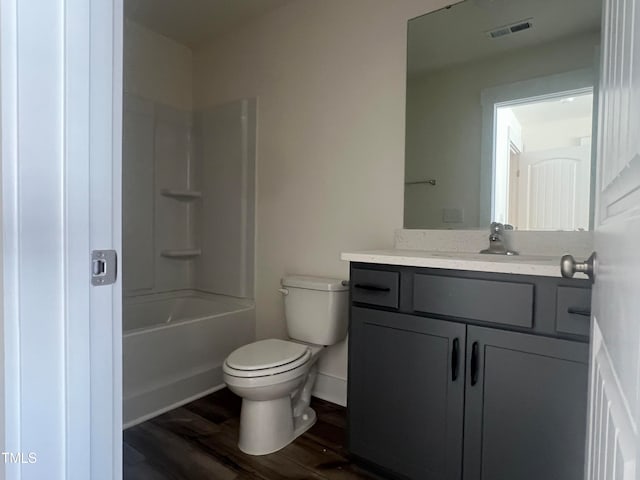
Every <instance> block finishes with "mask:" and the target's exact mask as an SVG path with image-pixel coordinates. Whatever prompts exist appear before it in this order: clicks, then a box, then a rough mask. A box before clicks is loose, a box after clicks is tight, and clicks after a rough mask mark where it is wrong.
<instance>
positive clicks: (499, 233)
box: [480, 222, 518, 255]
mask: <svg viewBox="0 0 640 480" xmlns="http://www.w3.org/2000/svg"><path fill="white" fill-rule="evenodd" d="M505 230H513V227H512V226H511V225H503V224H501V223H498V222H493V223H492V224H491V226H490V227H489V231H490V232H491V233H490V234H489V248H485V249H484V250H480V253H489V254H492V255H518V252H516V251H514V250H509V249H508V248H507V246H506V244H505V241H504V238H503V234H504V231H505Z"/></svg>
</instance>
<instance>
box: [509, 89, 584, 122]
mask: <svg viewBox="0 0 640 480" xmlns="http://www.w3.org/2000/svg"><path fill="white" fill-rule="evenodd" d="M569 99H573V100H569ZM510 108H511V111H512V112H513V113H514V115H515V116H516V118H517V119H518V121H519V122H520V124H521V125H523V126H524V125H530V124H537V123H541V122H547V121H549V120H550V119H553V120H554V121H556V120H568V119H571V118H591V114H592V110H593V94H591V93H589V94H587V95H576V96H570V97H567V96H564V97H558V98H554V99H552V100H547V101H543V102H539V101H538V102H532V103H528V104H525V105H518V106H514V107H510Z"/></svg>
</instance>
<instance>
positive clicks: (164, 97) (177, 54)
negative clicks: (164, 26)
mask: <svg viewBox="0 0 640 480" xmlns="http://www.w3.org/2000/svg"><path fill="white" fill-rule="evenodd" d="M123 53H124V55H123V63H124V91H125V92H127V93H132V94H134V95H138V96H141V97H143V98H146V99H148V100H153V101H154V102H158V103H162V104H164V105H169V106H171V107H175V108H179V109H182V110H191V108H192V105H193V101H192V100H193V98H192V97H193V95H192V88H193V82H192V72H193V56H192V52H191V50H190V49H189V48H187V47H185V46H184V45H182V44H180V43H177V42H175V41H174V40H171V39H170V38H167V37H164V36H162V35H160V34H158V33H155V32H153V31H151V30H149V29H148V28H145V27H143V26H142V25H138V24H137V23H135V22H132V21H131V20H125V24H124V52H123Z"/></svg>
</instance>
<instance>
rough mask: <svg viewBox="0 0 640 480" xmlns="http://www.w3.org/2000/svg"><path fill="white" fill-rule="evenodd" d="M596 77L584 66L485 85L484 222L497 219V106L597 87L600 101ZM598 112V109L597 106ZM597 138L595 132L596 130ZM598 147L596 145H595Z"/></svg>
mask: <svg viewBox="0 0 640 480" xmlns="http://www.w3.org/2000/svg"><path fill="white" fill-rule="evenodd" d="M596 78H597V75H596V73H595V72H594V69H593V68H583V69H579V70H573V71H570V72H564V73H558V74H554V75H548V76H544V77H538V78H532V79H529V80H522V81H519V82H514V83H509V84H505V85H498V86H496V87H489V88H485V89H483V90H482V91H481V92H480V103H481V105H482V133H481V135H482V139H481V147H480V224H481V225H483V224H484V225H489V223H491V222H492V221H493V220H494V213H495V206H494V202H493V192H494V189H495V185H494V178H493V177H494V172H495V164H494V163H495V145H494V143H495V142H494V141H493V139H494V136H495V130H496V109H497V107H501V106H506V105H515V104H517V103H519V102H520V101H521V100H522V99H526V102H529V101H531V100H535V99H540V100H542V99H545V98H550V97H554V96H557V95H558V92H563V93H566V92H572V91H575V92H580V91H582V90H584V91H586V90H587V89H593V92H594V102H596V92H595V90H596V88H597V85H596ZM593 111H594V115H595V114H597V110H596V109H595V108H594V110H593ZM594 137H595V132H594ZM594 148H595V147H594Z"/></svg>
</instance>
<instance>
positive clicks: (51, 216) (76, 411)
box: [0, 0, 123, 480]
mask: <svg viewBox="0 0 640 480" xmlns="http://www.w3.org/2000/svg"><path fill="white" fill-rule="evenodd" d="M122 14H123V13H122V0H89V1H87V0H50V1H47V2H24V1H21V0H0V75H1V77H0V80H1V82H0V88H1V90H0V100H1V109H2V117H1V128H2V146H1V149H2V150H1V155H2V231H3V235H2V237H3V244H2V267H3V275H2V277H3V282H2V300H3V305H2V315H3V317H2V331H3V341H2V349H3V353H4V355H3V360H4V365H3V366H4V369H3V371H4V382H3V392H2V393H3V395H2V397H1V400H2V405H1V407H2V408H1V409H0V412H1V413H2V416H3V418H2V419H1V420H2V421H3V423H4V438H3V443H4V447H3V448H4V451H6V452H11V453H19V454H21V459H25V458H26V459H27V461H26V462H24V461H21V462H5V463H4V465H2V467H0V478H7V479H25V480H30V479H40V478H51V479H63V478H65V479H78V480H85V479H87V478H91V479H114V478H115V479H119V478H121V477H122V387H121V384H122V365H121V357H122V353H121V342H122V322H121V319H122V295H121V281H120V278H121V277H122V272H121V271H120V272H118V280H117V281H116V283H115V284H113V285H111V286H101V287H94V286H92V285H91V276H90V271H91V266H90V251H91V250H94V249H113V250H116V251H117V252H118V253H119V252H120V251H121V191H120V190H121V186H120V184H121V181H120V180H121V137H122V135H121V130H122V127H121V124H122V106H121V105H122ZM30 453H32V454H34V456H33V457H29V454H30ZM30 459H34V460H35V461H34V462H31V461H29V460H30Z"/></svg>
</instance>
